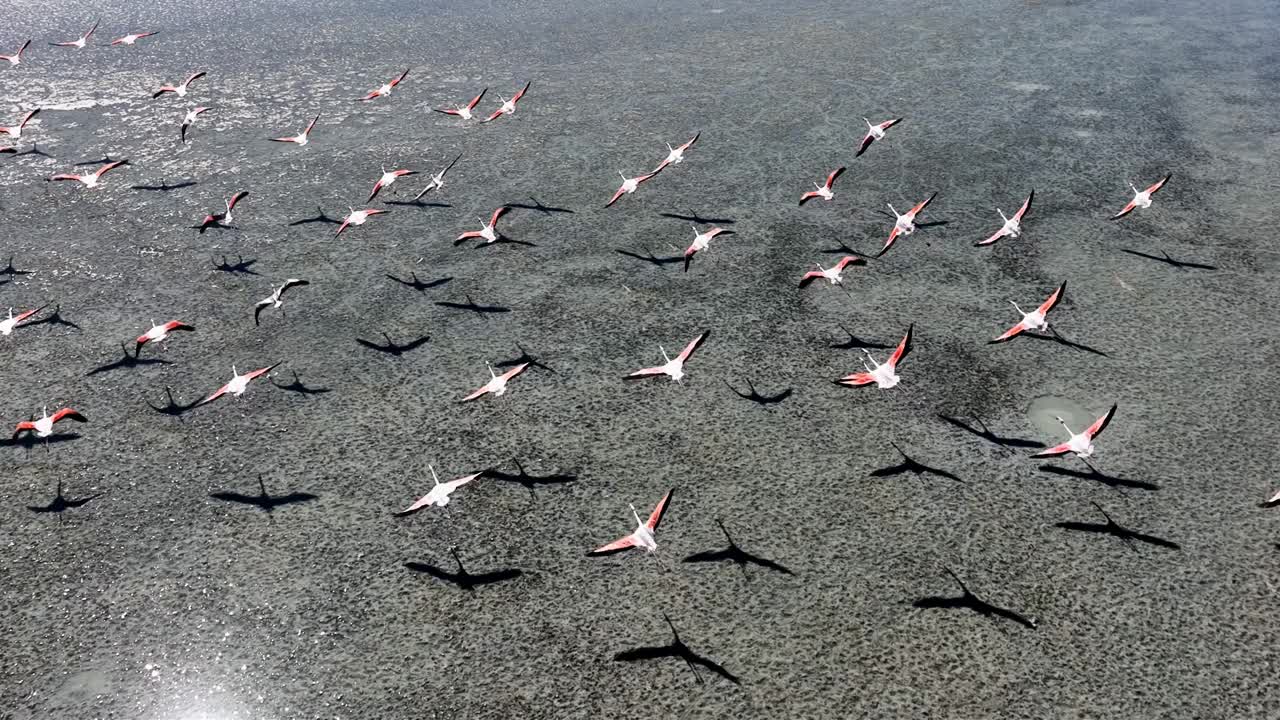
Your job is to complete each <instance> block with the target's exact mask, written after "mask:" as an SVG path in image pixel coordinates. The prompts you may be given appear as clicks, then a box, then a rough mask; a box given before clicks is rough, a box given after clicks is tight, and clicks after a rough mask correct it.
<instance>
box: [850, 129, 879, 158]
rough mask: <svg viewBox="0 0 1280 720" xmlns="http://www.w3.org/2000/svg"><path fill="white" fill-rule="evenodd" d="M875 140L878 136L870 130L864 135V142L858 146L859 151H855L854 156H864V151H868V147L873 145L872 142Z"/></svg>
mask: <svg viewBox="0 0 1280 720" xmlns="http://www.w3.org/2000/svg"><path fill="white" fill-rule="evenodd" d="M875 141H876V137H875V136H874V135H872V134H871V133H870V132H868V133H867V134H866V135H864V136H862V144H861V145H859V146H858V152H856V153H854V154H853V156H854V157H862V153H864V152H866V151H867V148H869V147H871V143H873V142H875Z"/></svg>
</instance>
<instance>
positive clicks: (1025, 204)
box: [1013, 190, 1036, 222]
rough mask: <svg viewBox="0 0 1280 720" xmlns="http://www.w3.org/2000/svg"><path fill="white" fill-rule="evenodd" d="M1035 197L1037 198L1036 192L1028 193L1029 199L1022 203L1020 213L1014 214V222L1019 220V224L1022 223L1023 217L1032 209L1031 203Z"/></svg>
mask: <svg viewBox="0 0 1280 720" xmlns="http://www.w3.org/2000/svg"><path fill="white" fill-rule="evenodd" d="M1035 197H1036V191H1035V190H1032V191H1031V192H1030V193H1027V199H1026V200H1023V201H1022V207H1020V208H1018V212H1016V213H1014V214H1013V219H1014V220H1017V221H1018V222H1022V216H1023V215H1026V214H1027V211H1028V210H1030V209H1031V201H1032V200H1034V199H1035Z"/></svg>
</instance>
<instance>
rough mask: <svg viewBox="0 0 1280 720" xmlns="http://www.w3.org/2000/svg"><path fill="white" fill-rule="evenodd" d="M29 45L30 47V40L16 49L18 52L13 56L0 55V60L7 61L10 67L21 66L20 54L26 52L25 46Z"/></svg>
mask: <svg viewBox="0 0 1280 720" xmlns="http://www.w3.org/2000/svg"><path fill="white" fill-rule="evenodd" d="M29 45H31V41H30V40H28V41H26V42H24V43H22V47H20V48H18V52H16V53H14V54H12V55H0V60H8V61H9V64H10V65H21V64H22V52H23V51H24V50H26V49H27V46H29Z"/></svg>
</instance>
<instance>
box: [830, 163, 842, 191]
mask: <svg viewBox="0 0 1280 720" xmlns="http://www.w3.org/2000/svg"><path fill="white" fill-rule="evenodd" d="M843 174H844V166H843V165H841V166H840V167H838V168H836V169H835V170H832V171H831V174H830V175H827V189H828V190H830V189H831V186H832V185H833V184H835V181H836V178H838V177H840V176H841V175H843Z"/></svg>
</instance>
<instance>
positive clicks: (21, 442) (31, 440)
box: [0, 432, 80, 453]
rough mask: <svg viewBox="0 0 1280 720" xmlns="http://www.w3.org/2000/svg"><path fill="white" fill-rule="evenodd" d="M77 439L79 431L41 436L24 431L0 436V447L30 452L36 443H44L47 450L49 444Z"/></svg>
mask: <svg viewBox="0 0 1280 720" xmlns="http://www.w3.org/2000/svg"><path fill="white" fill-rule="evenodd" d="M79 439H80V433H73V432H71V433H60V434H57V435H50V436H49V437H43V438H40V437H36V436H35V435H34V434H32V433H24V434H22V435H14V436H12V437H7V438H0V447H20V448H22V449H24V450H26V451H27V452H28V453H30V452H31V451H32V450H34V449H35V447H36V445H44V446H45V450H46V451H47V450H48V449H49V446H50V445H57V444H58V443H64V442H71V441H73V440H79Z"/></svg>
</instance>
